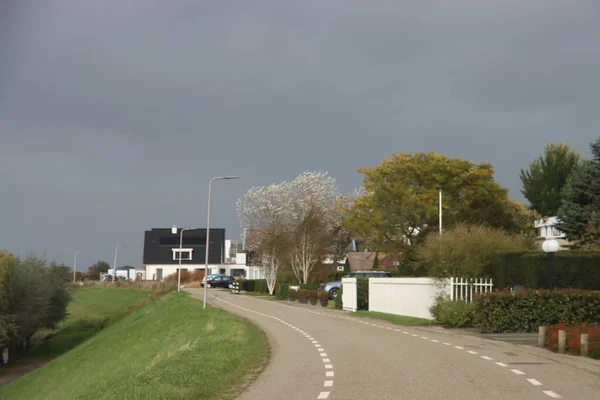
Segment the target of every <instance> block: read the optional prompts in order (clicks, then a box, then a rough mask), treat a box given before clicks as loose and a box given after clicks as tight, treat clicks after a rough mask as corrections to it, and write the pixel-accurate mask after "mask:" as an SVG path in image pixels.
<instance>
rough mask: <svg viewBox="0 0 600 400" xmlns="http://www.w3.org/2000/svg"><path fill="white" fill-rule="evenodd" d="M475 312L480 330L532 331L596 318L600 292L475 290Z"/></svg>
mask: <svg viewBox="0 0 600 400" xmlns="http://www.w3.org/2000/svg"><path fill="white" fill-rule="evenodd" d="M475 305H476V314H477V318H478V319H479V321H480V323H481V330H482V331H483V332H535V331H537V328H538V327H539V326H542V325H555V324H558V323H566V324H568V325H577V324H583V323H591V322H597V321H600V291H590V290H577V289H562V290H555V291H548V290H525V291H522V292H518V293H511V292H509V291H502V292H493V293H479V294H477V296H476V297H475Z"/></svg>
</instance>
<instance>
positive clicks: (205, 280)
mask: <svg viewBox="0 0 600 400" xmlns="http://www.w3.org/2000/svg"><path fill="white" fill-rule="evenodd" d="M229 179H239V177H237V176H215V177H214V178H212V179H211V180H210V181H209V182H208V211H207V213H206V248H205V249H204V299H203V302H202V308H203V309H206V292H207V290H208V287H207V286H208V249H209V245H210V191H211V187H212V183H213V181H215V180H229Z"/></svg>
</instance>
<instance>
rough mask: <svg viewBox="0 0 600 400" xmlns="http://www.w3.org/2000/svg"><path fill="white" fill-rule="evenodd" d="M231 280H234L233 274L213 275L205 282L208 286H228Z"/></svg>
mask: <svg viewBox="0 0 600 400" xmlns="http://www.w3.org/2000/svg"><path fill="white" fill-rule="evenodd" d="M233 282H235V278H234V277H233V276H215V277H214V278H211V279H209V280H208V281H207V282H206V286H207V287H209V288H213V287H222V288H228V287H229V285H231V284H232V283H233ZM202 286H204V282H202Z"/></svg>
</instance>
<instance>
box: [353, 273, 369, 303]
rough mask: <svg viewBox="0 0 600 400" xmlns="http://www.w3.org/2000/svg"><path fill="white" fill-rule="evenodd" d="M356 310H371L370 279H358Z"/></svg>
mask: <svg viewBox="0 0 600 400" xmlns="http://www.w3.org/2000/svg"><path fill="white" fill-rule="evenodd" d="M356 303H357V305H356V308H357V309H359V310H368V309H369V278H356Z"/></svg>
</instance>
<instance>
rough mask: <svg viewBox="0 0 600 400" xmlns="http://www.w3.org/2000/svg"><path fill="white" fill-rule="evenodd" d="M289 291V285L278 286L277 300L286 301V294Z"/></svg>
mask: <svg viewBox="0 0 600 400" xmlns="http://www.w3.org/2000/svg"><path fill="white" fill-rule="evenodd" d="M289 290H290V284H289V283H282V284H281V285H279V290H277V298H278V299H279V300H287V298H288V297H289V296H288V292H289Z"/></svg>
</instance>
